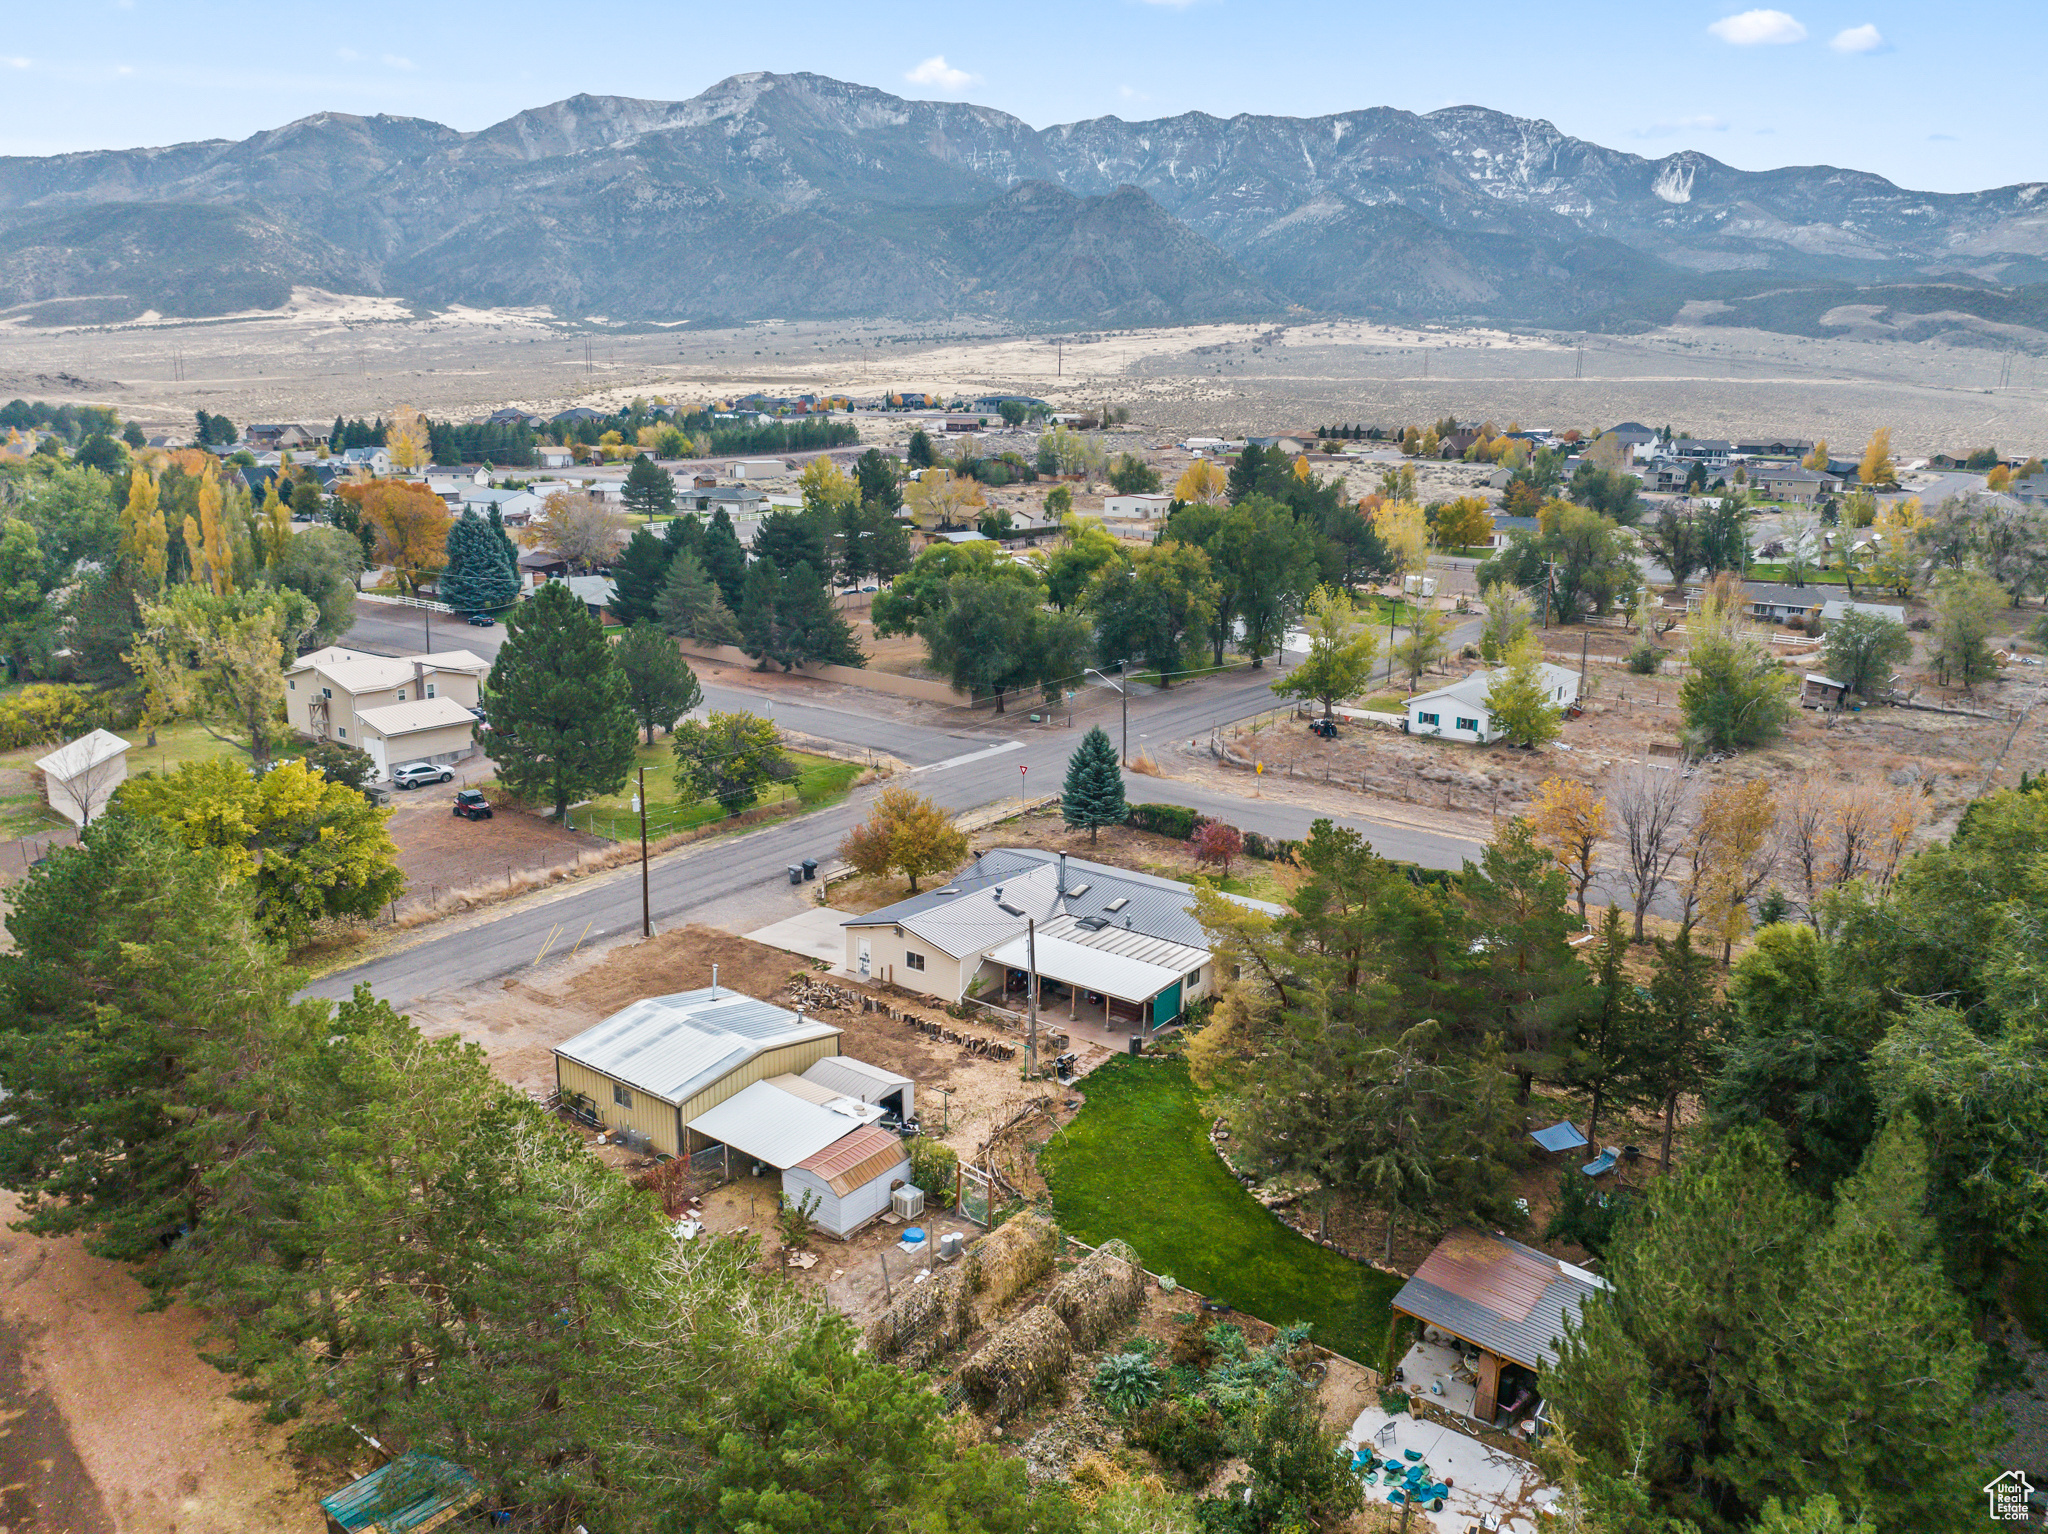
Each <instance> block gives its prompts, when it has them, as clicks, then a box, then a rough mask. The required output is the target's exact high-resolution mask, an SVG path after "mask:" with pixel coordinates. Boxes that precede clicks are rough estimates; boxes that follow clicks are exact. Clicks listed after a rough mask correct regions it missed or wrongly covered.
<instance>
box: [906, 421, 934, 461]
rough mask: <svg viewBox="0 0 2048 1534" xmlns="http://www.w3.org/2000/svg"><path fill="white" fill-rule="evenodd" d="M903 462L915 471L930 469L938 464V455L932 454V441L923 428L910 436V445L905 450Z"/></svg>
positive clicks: (919, 428)
mask: <svg viewBox="0 0 2048 1534" xmlns="http://www.w3.org/2000/svg"><path fill="white" fill-rule="evenodd" d="M903 461H904V462H905V463H907V464H909V465H910V466H911V467H912V468H913V469H929V468H930V467H931V466H932V465H933V464H934V463H935V462H937V455H936V454H934V453H933V452H932V439H931V437H930V436H929V435H927V434H926V432H925V429H924V428H923V427H922V426H920V427H918V429H917V430H916V431H914V432H912V433H911V434H910V445H909V446H908V447H906V448H904V450H903Z"/></svg>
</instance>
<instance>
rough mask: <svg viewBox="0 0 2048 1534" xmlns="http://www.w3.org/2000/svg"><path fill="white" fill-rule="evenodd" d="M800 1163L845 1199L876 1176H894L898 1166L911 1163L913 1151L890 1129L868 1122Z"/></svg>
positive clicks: (800, 1165)
mask: <svg viewBox="0 0 2048 1534" xmlns="http://www.w3.org/2000/svg"><path fill="white" fill-rule="evenodd" d="M797 1165H798V1166H799V1167H801V1168H802V1169H803V1170H804V1171H806V1172H809V1173H810V1174H811V1175H812V1176H814V1177H817V1178H820V1179H821V1180H823V1181H824V1183H825V1184H826V1185H827V1186H828V1187H830V1188H831V1189H832V1191H833V1192H834V1193H837V1194H838V1195H839V1196H840V1197H841V1198H844V1197H845V1196H846V1195H847V1194H849V1193H851V1192H852V1191H853V1190H854V1189H855V1188H864V1187H866V1186H867V1185H868V1184H869V1183H871V1182H873V1181H874V1180H875V1179H876V1178H877V1177H893V1176H895V1175H896V1171H897V1168H899V1167H907V1166H909V1165H910V1152H909V1151H907V1150H905V1149H904V1147H903V1142H902V1141H901V1140H899V1139H897V1138H896V1136H894V1135H892V1134H890V1133H889V1131H888V1130H886V1129H877V1128H875V1127H874V1126H873V1125H869V1126H868V1127H867V1128H865V1129H856V1130H855V1131H854V1132H853V1133H852V1134H850V1135H846V1136H844V1137H842V1138H840V1139H838V1140H835V1141H833V1142H832V1143H831V1144H830V1145H828V1146H826V1147H825V1148H824V1149H823V1150H821V1151H819V1152H818V1153H817V1154H816V1155H815V1156H806V1157H805V1158H804V1159H803V1160H802V1161H799V1162H798V1163H797Z"/></svg>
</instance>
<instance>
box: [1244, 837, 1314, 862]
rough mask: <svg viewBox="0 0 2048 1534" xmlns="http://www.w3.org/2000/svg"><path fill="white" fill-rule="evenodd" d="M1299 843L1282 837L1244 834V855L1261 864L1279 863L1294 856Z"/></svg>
mask: <svg viewBox="0 0 2048 1534" xmlns="http://www.w3.org/2000/svg"><path fill="white" fill-rule="evenodd" d="M1300 845H1301V843H1300V842H1298V841H1294V840H1292V839H1291V838H1288V837H1284V836H1261V835H1260V834H1259V833H1258V832H1257V831H1247V832H1245V833H1244V855H1245V856H1246V857H1248V858H1257V859H1258V860H1259V861H1260V862H1262V863H1281V862H1285V861H1287V860H1288V859H1289V858H1292V857H1293V856H1294V850H1295V849H1296V848H1297V847H1299V846H1300Z"/></svg>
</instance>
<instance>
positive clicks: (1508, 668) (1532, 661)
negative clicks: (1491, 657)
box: [1486, 635, 1564, 748]
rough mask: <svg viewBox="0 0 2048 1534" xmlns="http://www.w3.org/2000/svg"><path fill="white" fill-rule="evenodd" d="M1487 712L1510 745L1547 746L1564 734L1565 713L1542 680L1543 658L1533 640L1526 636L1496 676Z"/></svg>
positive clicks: (1489, 692)
mask: <svg viewBox="0 0 2048 1534" xmlns="http://www.w3.org/2000/svg"><path fill="white" fill-rule="evenodd" d="M1486 710H1487V712H1488V713H1489V714H1490V715H1492V717H1493V727H1494V728H1495V729H1496V730H1498V731H1499V732H1500V735H1501V738H1502V739H1504V740H1506V741H1507V742H1508V744H1510V745H1514V746H1526V747H1530V748H1534V747H1536V746H1544V745H1548V744H1549V743H1550V742H1551V741H1553V740H1556V739H1557V737H1558V736H1559V735H1561V734H1563V733H1564V713H1563V710H1562V709H1560V708H1559V706H1558V704H1557V702H1556V700H1554V699H1553V698H1552V697H1551V696H1550V689H1549V687H1548V686H1547V685H1546V684H1545V682H1544V680H1543V656H1542V652H1541V651H1540V650H1538V649H1537V647H1536V642H1535V640H1534V638H1533V637H1531V636H1528V635H1524V636H1523V637H1522V639H1521V640H1520V641H1519V642H1518V643H1517V644H1516V645H1515V647H1514V648H1513V649H1512V650H1511V651H1509V652H1508V660H1507V664H1506V665H1505V666H1503V667H1501V668H1500V670H1498V671H1496V672H1495V673H1494V674H1493V680H1492V682H1491V683H1489V684H1488V686H1487V689H1486Z"/></svg>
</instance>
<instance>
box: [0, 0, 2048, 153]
mask: <svg viewBox="0 0 2048 1534" xmlns="http://www.w3.org/2000/svg"><path fill="white" fill-rule="evenodd" d="M1781 3H1784V4H1785V5H1786V9H1784V10H1779V9H1776V8H1775V7H1773V8H1758V9H1751V8H1748V7H1746V6H1744V5H1743V4H1741V3H1739V0H1738V3H1733V4H1720V5H1714V4H1700V3H1696V0H1651V3H1649V4H1643V3H1622V0H1552V3H1551V4H1548V5H1541V6H1535V5H1530V4H1528V3H1527V0H1520V3H1516V4H1506V3H1495V0H1472V3H1468V4H1466V5H1463V6H1459V7H1455V8H1452V9H1450V10H1446V9H1444V8H1442V7H1436V6H1420V5H1414V4H1400V5H1393V4H1385V3H1382V0H1031V3H1030V4H1022V5H1007V6H1006V5H1002V4H993V5H990V4H982V5H971V6H958V5H952V6H948V5H937V4H932V3H930V0H924V3H921V4H909V3H897V0H867V3H865V4H862V3H853V0H835V3H831V4H820V3H816V0H784V3H782V4H781V5H779V6H777V5H774V4H768V5H750V6H734V5H730V4H721V5H718V6H708V5H699V4H694V3H687V0H686V3H682V4H677V3H674V0H669V3H666V4H651V3H643V0H612V3H610V4H607V5H605V6H602V7H575V6H564V5H561V4H559V3H556V4H548V5H540V4H534V3H530V0H494V3H492V4H489V5H484V4H477V3H473V0H430V3H426V4H421V3H418V0H413V3H410V4H391V3H387V0H356V3H352V4H349V5H345V6H343V5H333V4H313V3H310V0H271V3H266V4H227V3H205V4H195V3H192V0H182V3H172V0H76V3H73V4H69V5H62V6H59V5H51V4H43V5H38V6H35V7H33V8H32V9H30V8H26V7H17V8H14V11H13V14H12V15H11V16H10V17H9V19H8V21H7V23H6V25H5V26H4V28H0V154H52V153H59V152H64V151H70V150H77V149H90V148H105V147H128V146H133V145H141V144H165V143H174V142H178V141H182V140H187V139H199V138H214V137H225V138H241V137H244V136H246V135H248V134H250V133H252V132H255V131H257V130H258V129H262V128H268V127H275V126H277V125H279V124H282V123H285V122H288V121H290V120H292V119H293V118H297V117H302V116H305V115H307V114H308V113H311V112H316V111H321V110H333V111H343V112H359V113H373V112H390V113H394V114H399V115H409V116H416V117H428V118H433V119H434V120H436V121H439V122H445V123H449V124H451V125H453V126H455V127H458V128H463V129H477V128H482V127H485V126H487V125H488V124H490V123H493V122H496V121H499V120H500V119H502V118H505V117H508V116H510V115H511V114H512V113H514V112H516V111H518V110H520V109H521V108H523V107H529V106H538V105H541V104H544V103H546V102H549V101H554V100H558V99H560V98H561V97H564V96H569V95H574V94H575V93H577V92H579V91H588V92H592V93H596V94H615V95H629V96H648V97H660V98H676V97H684V96H690V95H694V94H696V93H697V92H698V91H700V90H702V89H703V88H704V87H705V86H707V85H710V84H712V83H713V82H714V81H717V80H719V79H721V78H723V77H724V76H726V75H729V74H734V73H737V72H739V71H742V70H748V69H770V70H814V71H816V72H818V73H821V74H829V75H834V76H837V77H839V78H841V79H848V80H857V81H860V82H862V83H864V84H868V85H874V86H878V87H880V88H882V89H884V90H891V91H895V92H897V93H898V94H902V95H913V96H935V97H950V98H954V99H963V100H971V101H975V102H978V103H981V104H983V105H987V106H993V107H999V108H1002V109H1003V110H1005V111H1008V112H1012V113H1014V114H1016V115H1017V116H1019V117H1021V118H1023V119H1025V121H1027V122H1029V123H1032V124H1033V125H1035V126H1039V127H1043V126H1045V125H1047V124H1049V123H1055V122H1066V121H1072V120H1074V119H1077V118H1085V117H1096V116H1106V115H1111V114H1114V115H1116V116H1119V117H1123V118H1126V119H1141V118H1146V117H1158V116H1167V115H1171V114H1174V113H1178V112H1183V111H1190V110H1200V111H1207V112H1213V113H1216V114H1217V115H1219V116H1229V115H1231V114H1233V113H1237V112H1271V113H1288V114H1299V115H1313V114H1317V113H1322V112H1335V111H1344V110H1348V109H1352V108H1357V107H1368V106H1381V105H1386V106H1396V107H1404V108H1407V109H1410V110H1413V111H1425V112H1426V111H1429V110H1432V109H1433V108H1436V107H1441V106H1447V105H1451V104H1454V103H1467V102H1469V103H1476V104H1479V105H1483V106H1490V107H1496V108H1499V109H1501V110H1503V111H1508V112H1513V113H1517V114H1519V115H1522V116H1528V117H1541V118H1547V119H1549V120H1550V121H1552V122H1554V123H1556V124H1557V125H1558V126H1559V127H1560V128H1562V129H1563V130H1565V131H1566V132H1567V133H1572V134H1576V135H1578V136H1579V137H1582V138H1587V139H1592V140H1594V141H1595V142H1598V143H1603V144H1607V145H1610V146H1613V147H1615V148H1621V149H1628V150H1632V151H1634V152H1636V153H1638V154H1643V155H1646V156H1651V157H1655V156H1658V155H1663V154H1668V153H1670V152H1671V151H1672V150H1675V149H1680V148H1692V149H1699V150H1702V151H1704V152H1706V153H1708V154H1711V155H1713V156H1715V157H1716V158H1717V159H1721V160H1725V161H1727V162H1728V163H1730V164H1733V165H1738V166H1742V167H1744V168H1747V169H1762V168H1767V167H1770V166H1776V165H1800V164H1815V163H1826V164H1834V165H1846V166H1852V167H1854V168H1856V169H1860V170H1870V171H1875V172H1877V173H1879V174H1881V175H1885V176H1889V177H1890V178H1892V179H1893V180H1894V181H1897V182H1900V183H1901V184H1903V185H1906V186H1911V187H1917V188H1924V189H1927V190H1933V191H1966V190H1973V189H1976V188H1980V187H1988V186H1998V185H2003V184H2006V183H2008V182H2014V181H2029V180H2040V179H2048V126H2044V121H2043V114H2042V113H2041V112H2040V111H2039V109H2038V107H2037V106H2036V105H2035V104H2034V102H2033V101H2032V99H2031V98H2032V96H2033V94H2034V92H2033V91H2032V89H2031V86H2030V84H2029V78H2030V74H2031V71H2032V70H2033V68H2034V61H2037V60H2038V59H2039V58H2040V57H2041V55H2042V52H2043V49H2044V45H2048V5H2044V4H2042V3H2041V0H1947V3H1945V4H1942V5H1939V6H1934V5H1929V4H1927V3H1926V0H1919V3H1909V0H1870V3H1866V0H1823V3H1816V4H1794V3H1791V0H1781Z"/></svg>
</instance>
